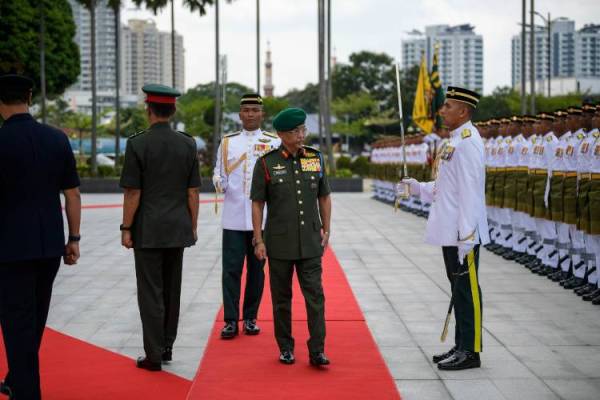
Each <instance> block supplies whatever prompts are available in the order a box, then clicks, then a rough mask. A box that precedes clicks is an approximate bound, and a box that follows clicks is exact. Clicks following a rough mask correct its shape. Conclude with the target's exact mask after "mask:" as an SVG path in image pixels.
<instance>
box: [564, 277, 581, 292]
mask: <svg viewBox="0 0 600 400" xmlns="http://www.w3.org/2000/svg"><path fill="white" fill-rule="evenodd" d="M583 285H585V280H584V279H583V278H575V279H573V281H572V282H571V283H570V284H566V283H565V286H564V288H565V289H576V288H580V287H582V286H583Z"/></svg>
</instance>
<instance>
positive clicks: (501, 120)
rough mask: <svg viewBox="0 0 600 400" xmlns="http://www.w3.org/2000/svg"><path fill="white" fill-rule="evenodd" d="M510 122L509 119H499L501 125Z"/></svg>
mask: <svg viewBox="0 0 600 400" xmlns="http://www.w3.org/2000/svg"><path fill="white" fill-rule="evenodd" d="M510 122H511V121H510V119H509V118H501V119H500V123H502V124H510Z"/></svg>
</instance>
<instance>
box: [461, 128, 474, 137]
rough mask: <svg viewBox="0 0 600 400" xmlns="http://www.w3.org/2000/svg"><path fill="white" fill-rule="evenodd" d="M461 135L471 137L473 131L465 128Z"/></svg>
mask: <svg viewBox="0 0 600 400" xmlns="http://www.w3.org/2000/svg"><path fill="white" fill-rule="evenodd" d="M460 137H461V138H463V139H466V138H468V137H471V131H470V130H468V129H463V131H462V133H461V134H460Z"/></svg>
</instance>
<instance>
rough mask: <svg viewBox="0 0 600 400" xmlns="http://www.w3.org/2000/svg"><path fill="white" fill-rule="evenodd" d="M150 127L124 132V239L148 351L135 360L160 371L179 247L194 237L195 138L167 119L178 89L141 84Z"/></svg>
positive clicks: (173, 323) (174, 311)
mask: <svg viewBox="0 0 600 400" xmlns="http://www.w3.org/2000/svg"><path fill="white" fill-rule="evenodd" d="M142 90H143V91H144V92H145V93H146V112H147V116H148V120H149V122H150V128H148V129H147V130H145V131H143V132H140V133H138V134H136V135H134V136H132V137H130V138H129V140H128V141H127V148H126V150H125V161H124V165H123V174H122V175H121V183H120V184H121V187H123V188H124V189H125V198H124V203H123V224H122V225H121V228H120V229H121V231H122V237H121V241H122V244H123V246H125V247H126V248H128V249H130V248H133V249H134V255H135V272H136V278H137V288H138V304H139V308H140V316H141V318H142V330H143V336H144V350H145V352H146V356H145V357H140V358H138V360H137V364H136V365H137V367H138V368H144V369H147V370H150V371H160V370H161V363H162V361H171V359H172V348H173V343H174V342H175V337H176V336H177V325H178V321H179V304H180V294H181V273H182V264H183V249H184V248H185V247H189V246H192V245H194V243H196V240H197V233H196V225H197V220H198V188H199V187H200V174H199V170H198V159H197V150H196V142H195V141H194V139H193V138H192V137H190V136H188V135H187V134H185V133H183V132H177V131H174V130H172V129H171V127H170V126H169V119H170V118H171V117H172V116H173V115H174V114H175V99H176V98H177V97H178V96H180V93H179V92H177V91H176V90H174V89H172V88H170V87H167V86H163V85H146V86H144V87H143V88H142Z"/></svg>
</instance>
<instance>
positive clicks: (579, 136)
mask: <svg viewBox="0 0 600 400" xmlns="http://www.w3.org/2000/svg"><path fill="white" fill-rule="evenodd" d="M584 137H585V135H584V134H583V133H580V134H579V135H577V139H579V140H581V139H583V138H584Z"/></svg>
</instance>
